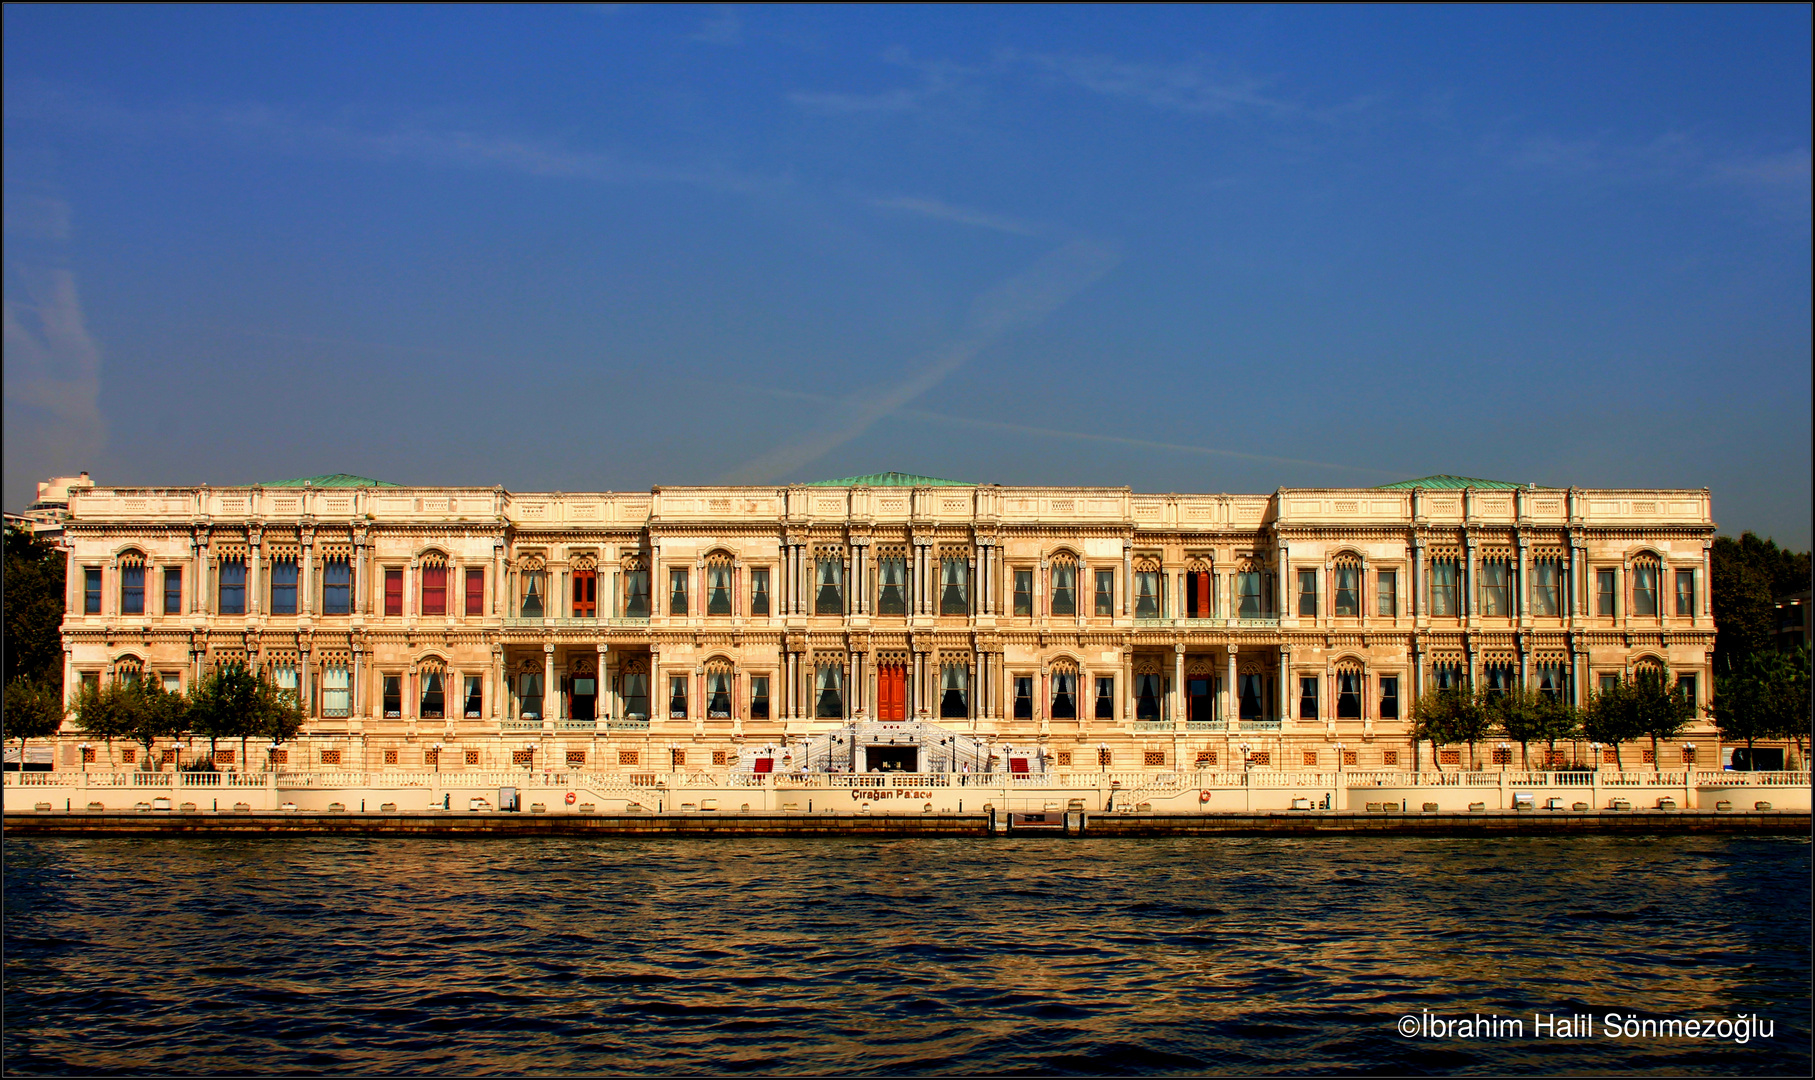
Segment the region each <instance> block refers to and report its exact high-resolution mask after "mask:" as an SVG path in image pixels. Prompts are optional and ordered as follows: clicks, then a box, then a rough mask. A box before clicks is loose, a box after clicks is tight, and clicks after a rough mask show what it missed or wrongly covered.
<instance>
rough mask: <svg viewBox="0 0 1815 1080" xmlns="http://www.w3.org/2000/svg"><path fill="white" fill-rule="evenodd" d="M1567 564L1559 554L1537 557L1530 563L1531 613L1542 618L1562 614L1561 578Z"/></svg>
mask: <svg viewBox="0 0 1815 1080" xmlns="http://www.w3.org/2000/svg"><path fill="white" fill-rule="evenodd" d="M1567 565H1568V564H1567V563H1565V562H1564V561H1563V556H1562V555H1560V554H1555V553H1550V554H1543V555H1539V556H1537V557H1536V558H1534V559H1533V560H1532V561H1531V613H1532V614H1533V615H1538V616H1542V617H1544V618H1555V617H1557V616H1559V615H1561V614H1563V603H1562V600H1563V595H1564V593H1563V578H1564V574H1565V573H1566V572H1567V571H1566V570H1565V567H1566V566H1567Z"/></svg>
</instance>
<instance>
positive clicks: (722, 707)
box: [706, 660, 731, 720]
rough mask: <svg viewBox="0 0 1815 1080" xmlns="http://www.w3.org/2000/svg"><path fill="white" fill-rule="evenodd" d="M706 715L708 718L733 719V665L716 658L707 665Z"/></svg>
mask: <svg viewBox="0 0 1815 1080" xmlns="http://www.w3.org/2000/svg"><path fill="white" fill-rule="evenodd" d="M706 716H707V718H708V719H714V720H729V719H731V665H730V663H728V662H727V661H724V660H714V661H713V662H711V663H709V664H707V665H706Z"/></svg>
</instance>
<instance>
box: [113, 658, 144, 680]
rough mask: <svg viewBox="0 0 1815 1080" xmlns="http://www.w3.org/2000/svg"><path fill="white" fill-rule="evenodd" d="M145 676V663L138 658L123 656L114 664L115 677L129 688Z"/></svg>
mask: <svg viewBox="0 0 1815 1080" xmlns="http://www.w3.org/2000/svg"><path fill="white" fill-rule="evenodd" d="M144 674H145V663H144V661H142V660H140V659H139V658H138V657H136V656H122V657H120V658H119V659H118V660H115V661H114V664H113V677H114V679H115V680H117V681H119V682H121V683H124V684H125V685H127V686H134V685H136V684H137V683H138V681H139V679H140V678H142V677H143V676H144Z"/></svg>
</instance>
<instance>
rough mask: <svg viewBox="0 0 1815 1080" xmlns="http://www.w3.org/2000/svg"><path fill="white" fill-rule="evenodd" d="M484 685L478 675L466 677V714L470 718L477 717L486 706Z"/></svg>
mask: <svg viewBox="0 0 1815 1080" xmlns="http://www.w3.org/2000/svg"><path fill="white" fill-rule="evenodd" d="M483 685H484V684H483V683H482V682H481V681H480V679H479V676H477V675H468V676H467V677H466V715H467V718H468V719H469V720H471V719H477V718H478V717H479V715H480V712H481V709H482V708H483V707H484V690H483V689H482V687H483Z"/></svg>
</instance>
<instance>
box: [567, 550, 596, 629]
mask: <svg viewBox="0 0 1815 1080" xmlns="http://www.w3.org/2000/svg"><path fill="white" fill-rule="evenodd" d="M573 617H574V618H576V619H596V618H598V617H599V560H598V556H596V555H593V554H591V553H587V554H584V555H580V556H577V557H576V558H575V559H574V560H573Z"/></svg>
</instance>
